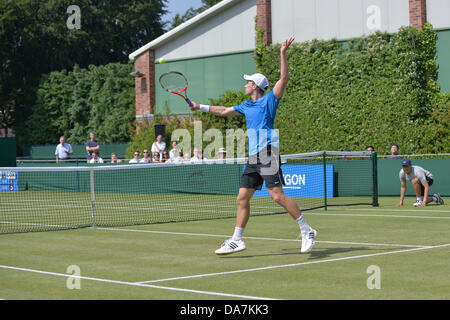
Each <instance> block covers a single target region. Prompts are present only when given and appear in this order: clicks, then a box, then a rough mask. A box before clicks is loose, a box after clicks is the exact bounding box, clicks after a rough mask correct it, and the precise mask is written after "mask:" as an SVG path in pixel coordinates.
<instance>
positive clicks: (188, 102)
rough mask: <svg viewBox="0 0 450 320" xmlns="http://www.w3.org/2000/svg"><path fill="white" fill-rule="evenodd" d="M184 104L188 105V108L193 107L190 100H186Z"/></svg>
mask: <svg viewBox="0 0 450 320" xmlns="http://www.w3.org/2000/svg"><path fill="white" fill-rule="evenodd" d="M186 102H187V104H188V105H189V107H193V106H194V105H193V104H192V102H191V100H189V99H188V98H186Z"/></svg>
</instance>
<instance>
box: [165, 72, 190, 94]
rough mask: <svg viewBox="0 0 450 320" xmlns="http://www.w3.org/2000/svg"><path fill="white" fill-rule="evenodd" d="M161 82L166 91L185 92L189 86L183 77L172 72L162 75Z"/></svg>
mask: <svg viewBox="0 0 450 320" xmlns="http://www.w3.org/2000/svg"><path fill="white" fill-rule="evenodd" d="M159 82H160V83H161V86H162V87H163V88H164V89H166V90H169V91H175V92H181V91H183V90H185V89H186V87H187V85H188V83H187V80H186V79H185V78H184V77H183V75H181V74H178V73H172V72H170V73H166V74H164V75H162V76H161V78H160V79H159Z"/></svg>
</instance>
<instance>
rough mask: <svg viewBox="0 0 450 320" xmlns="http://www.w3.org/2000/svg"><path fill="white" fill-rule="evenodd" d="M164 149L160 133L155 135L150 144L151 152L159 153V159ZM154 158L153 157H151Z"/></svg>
mask: <svg viewBox="0 0 450 320" xmlns="http://www.w3.org/2000/svg"><path fill="white" fill-rule="evenodd" d="M164 150H166V143H165V142H164V141H162V135H158V136H157V137H156V141H155V142H153V144H152V154H154V153H155V152H158V153H159V160H161V159H162V153H163V151H164ZM153 158H154V157H153Z"/></svg>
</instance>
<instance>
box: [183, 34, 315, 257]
mask: <svg viewBox="0 0 450 320" xmlns="http://www.w3.org/2000/svg"><path fill="white" fill-rule="evenodd" d="M293 41H294V39H293V38H290V39H289V40H286V41H285V42H283V43H282V45H281V49H280V57H281V71H280V79H279V80H278V81H277V83H276V84H275V86H274V87H273V90H272V91H270V92H268V93H265V92H266V90H267V89H268V87H269V81H268V80H267V78H266V77H265V76H264V75H262V74H259V73H255V74H253V75H250V76H249V75H244V76H243V77H244V79H245V80H247V83H246V84H245V86H244V88H245V94H246V95H247V96H248V97H250V100H247V101H245V102H244V103H242V104H240V105H237V106H234V107H224V106H209V105H202V104H198V103H195V102H193V107H191V110H201V111H204V112H210V113H212V114H215V115H218V116H245V120H246V122H247V136H248V139H249V157H248V158H249V160H248V164H247V165H246V168H245V170H244V173H243V175H242V177H241V183H240V188H239V194H238V197H237V207H238V208H237V216H236V225H235V230H234V234H233V236H232V237H231V238H230V239H228V240H226V241H225V242H224V243H223V244H222V246H221V247H220V248H219V249H217V250H216V254H221V255H223V254H230V253H234V252H239V251H242V250H245V248H246V246H245V243H244V241H243V240H242V234H243V232H244V229H245V227H246V225H247V222H248V219H249V217H250V199H251V198H252V196H253V194H254V193H255V191H256V190H260V189H261V187H262V185H263V182H265V183H266V187H267V189H268V191H269V194H270V196H271V198H272V199H273V200H274V201H275V202H276V203H278V204H279V205H281V206H282V207H283V208H285V209H286V211H287V212H289V214H290V215H291V216H292V217H293V218H294V219H295V220H296V222H297V223H298V225H299V227H300V233H301V237H302V246H301V252H302V253H303V252H309V251H311V249H312V248H313V246H314V239H315V238H316V236H317V231H316V230H314V229H312V228H311V227H310V226H309V225H308V224H307V223H306V221H305V219H304V217H303V215H302V213H301V211H300V209H299V207H298V206H297V204H296V203H295V201H294V200H292V199H291V198H289V197H287V196H286V195H285V194H284V192H283V188H282V185H284V179H283V175H282V172H281V167H280V162H281V161H280V155H279V152H278V149H279V146H278V135H277V133H276V130H274V128H273V123H274V120H275V115H276V111H277V108H278V104H279V103H280V99H281V97H282V96H283V92H284V90H285V88H286V85H287V83H288V80H289V72H288V63H287V59H286V51H287V49H288V48H289V46H290V45H291V44H292V42H293Z"/></svg>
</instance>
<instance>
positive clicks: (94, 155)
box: [89, 151, 103, 163]
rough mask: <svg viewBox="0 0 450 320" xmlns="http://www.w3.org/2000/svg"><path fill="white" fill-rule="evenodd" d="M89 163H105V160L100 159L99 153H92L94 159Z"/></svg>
mask: <svg viewBox="0 0 450 320" xmlns="http://www.w3.org/2000/svg"><path fill="white" fill-rule="evenodd" d="M89 163H103V159H102V158H100V157H99V155H98V152H97V151H93V152H92V159H91V160H89Z"/></svg>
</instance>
